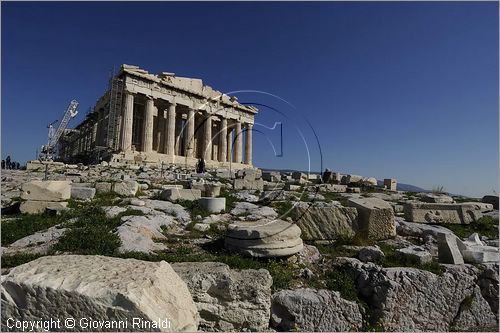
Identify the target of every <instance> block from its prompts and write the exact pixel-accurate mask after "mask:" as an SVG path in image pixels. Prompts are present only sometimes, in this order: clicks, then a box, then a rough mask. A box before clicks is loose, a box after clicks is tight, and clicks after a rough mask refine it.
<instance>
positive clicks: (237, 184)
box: [233, 179, 264, 191]
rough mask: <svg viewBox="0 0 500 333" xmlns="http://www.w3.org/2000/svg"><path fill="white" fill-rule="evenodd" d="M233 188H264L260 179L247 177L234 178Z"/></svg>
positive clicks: (260, 189)
mask: <svg viewBox="0 0 500 333" xmlns="http://www.w3.org/2000/svg"><path fill="white" fill-rule="evenodd" d="M233 188H234V189H235V190H259V191H262V190H263V189H264V181H263V180H262V179H255V180H248V179H235V180H234V182H233Z"/></svg>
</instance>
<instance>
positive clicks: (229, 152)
mask: <svg viewBox="0 0 500 333" xmlns="http://www.w3.org/2000/svg"><path fill="white" fill-rule="evenodd" d="M227 161H228V162H232V161H233V129H232V128H228V129H227Z"/></svg>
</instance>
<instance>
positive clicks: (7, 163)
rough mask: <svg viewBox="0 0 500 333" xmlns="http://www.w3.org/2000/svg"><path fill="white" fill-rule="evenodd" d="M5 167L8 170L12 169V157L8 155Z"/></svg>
mask: <svg viewBox="0 0 500 333" xmlns="http://www.w3.org/2000/svg"><path fill="white" fill-rule="evenodd" d="M5 166H6V167H7V169H10V155H8V156H7V158H6V159H5Z"/></svg>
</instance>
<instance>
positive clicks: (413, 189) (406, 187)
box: [261, 168, 431, 192]
mask: <svg viewBox="0 0 500 333" xmlns="http://www.w3.org/2000/svg"><path fill="white" fill-rule="evenodd" d="M261 169H262V171H278V172H294V171H300V170H292V169H282V170H279V169H264V168H261ZM300 172H304V173H307V171H300ZM310 173H311V174H321V172H317V171H311V172H310ZM377 185H379V186H383V185H384V182H383V181H382V180H377ZM397 190H398V191H405V192H431V191H429V190H424V189H423V188H421V187H418V186H415V185H410V184H403V183H398V187H397Z"/></svg>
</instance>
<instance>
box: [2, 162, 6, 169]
mask: <svg viewBox="0 0 500 333" xmlns="http://www.w3.org/2000/svg"><path fill="white" fill-rule="evenodd" d="M2 169H5V160H2Z"/></svg>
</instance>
